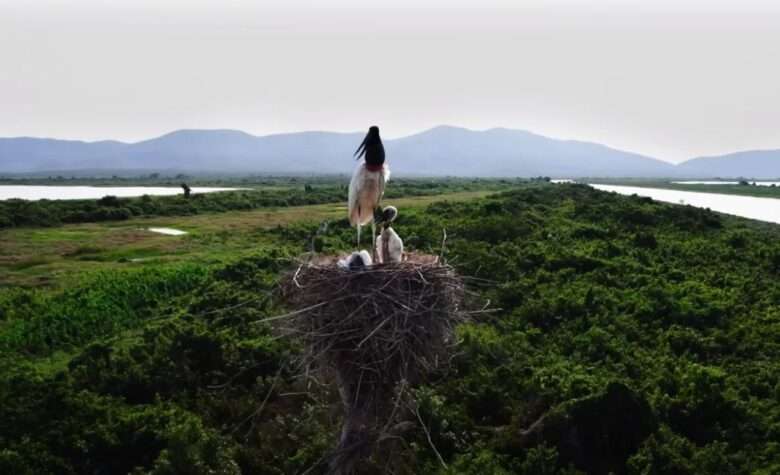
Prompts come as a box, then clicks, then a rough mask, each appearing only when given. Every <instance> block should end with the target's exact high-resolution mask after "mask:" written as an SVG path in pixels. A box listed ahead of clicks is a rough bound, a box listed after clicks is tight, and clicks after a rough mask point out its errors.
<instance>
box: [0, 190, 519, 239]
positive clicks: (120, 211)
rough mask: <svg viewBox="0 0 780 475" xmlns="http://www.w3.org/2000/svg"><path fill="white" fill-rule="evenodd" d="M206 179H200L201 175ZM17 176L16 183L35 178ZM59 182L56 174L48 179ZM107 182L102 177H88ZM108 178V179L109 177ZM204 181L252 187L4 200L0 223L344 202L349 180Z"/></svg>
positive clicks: (390, 194)
mask: <svg viewBox="0 0 780 475" xmlns="http://www.w3.org/2000/svg"><path fill="white" fill-rule="evenodd" d="M201 181H202V180H201ZM513 181H514V180H512V181H510V180H479V179H474V180H465V179H462V180H420V179H398V180H393V182H392V183H393V186H392V187H389V188H388V190H387V198H396V197H401V196H421V195H433V194H440V193H448V192H453V191H467V190H484V189H501V188H505V187H506V186H508V185H509V184H510V183H512V182H513ZM37 182H38V181H35V180H33V181H31V180H16V181H15V182H14V184H17V185H23V184H30V183H37ZM44 183H46V184H49V185H57V184H60V185H61V183H58V182H57V181H56V180H54V181H51V180H50V181H46V182H44ZM87 183H90V184H106V183H105V182H104V181H101V180H93V181H91V182H87ZM109 184H110V183H109ZM114 184H115V185H117V186H138V185H161V184H165V185H168V186H173V187H178V186H179V185H178V184H175V183H173V182H170V181H169V180H167V181H164V182H162V183H158V182H155V181H149V180H136V181H128V180H121V181H119V183H114ZM204 184H212V185H220V186H225V185H231V186H241V187H244V186H246V187H249V188H247V189H241V190H239V191H231V192H219V193H206V194H194V195H192V196H191V197H189V198H186V197H185V196H184V195H183V194H182V195H178V196H149V195H144V196H141V197H138V198H117V197H115V196H110V195H108V196H105V197H103V198H101V199H98V200H65V201H63V200H54V201H52V200H40V201H26V200H18V199H13V200H6V201H0V228H4V227H16V226H58V225H61V224H64V223H90V222H101V221H122V220H126V219H130V218H133V217H142V216H143V217H152V216H186V215H193V214H203V213H219V212H223V211H246V210H251V209H257V208H270V207H285V206H302V205H311V204H320V203H333V202H343V201H346V198H347V187H346V185H343V184H339V185H334V184H333V180H327V181H325V180H323V179H317V178H311V179H309V180H304V179H297V178H290V179H286V180H282V179H275V180H273V179H270V178H268V179H264V180H260V183H257V182H256V181H251V182H245V181H242V180H219V181H214V180H208V181H205V182H204Z"/></svg>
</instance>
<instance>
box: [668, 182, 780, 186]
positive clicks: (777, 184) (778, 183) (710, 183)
mask: <svg viewBox="0 0 780 475" xmlns="http://www.w3.org/2000/svg"><path fill="white" fill-rule="evenodd" d="M672 183H674V184H676V185H739V182H738V181H673V182H672ZM748 183H750V184H751V185H756V186H772V185H774V186H780V181H748ZM746 186H747V185H746Z"/></svg>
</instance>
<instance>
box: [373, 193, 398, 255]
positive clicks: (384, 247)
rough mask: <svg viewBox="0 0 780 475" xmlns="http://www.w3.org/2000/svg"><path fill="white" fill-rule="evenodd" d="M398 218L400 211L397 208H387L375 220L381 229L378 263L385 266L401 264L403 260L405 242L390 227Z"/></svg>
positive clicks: (377, 242) (377, 249) (378, 239)
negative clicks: (393, 263) (394, 263)
mask: <svg viewBox="0 0 780 475" xmlns="http://www.w3.org/2000/svg"><path fill="white" fill-rule="evenodd" d="M397 217H398V209H397V208H396V207H395V206H387V207H385V208H384V209H383V210H382V212H381V213H377V215H376V217H375V218H374V221H375V222H376V224H379V226H380V227H381V231H380V233H379V237H378V238H377V239H376V254H377V255H378V256H379V257H378V261H379V262H381V263H383V264H389V263H391V262H401V260H402V258H403V254H404V242H403V241H402V240H401V237H400V236H398V233H396V232H395V230H393V228H391V227H390V223H392V222H393V221H395V218H397Z"/></svg>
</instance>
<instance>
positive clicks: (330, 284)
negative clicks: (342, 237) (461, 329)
mask: <svg viewBox="0 0 780 475" xmlns="http://www.w3.org/2000/svg"><path fill="white" fill-rule="evenodd" d="M338 259H339V257H338V256H328V257H319V258H316V259H314V260H311V261H308V262H306V263H302V264H300V266H299V267H298V268H297V269H296V270H295V271H294V272H293V273H291V275H290V276H289V278H288V279H286V280H285V282H284V284H283V288H282V291H283V295H284V297H285V300H286V301H287V302H288V303H289V304H290V305H291V306H292V307H294V308H295V311H294V312H292V313H290V314H288V317H289V319H288V320H287V321H288V323H292V325H291V327H292V329H293V330H294V331H295V333H297V334H299V336H300V337H301V338H302V340H303V343H304V348H305V352H304V361H303V364H304V366H305V367H306V368H309V367H312V366H315V367H317V368H320V369H324V370H326V371H333V372H334V373H335V376H336V382H337V384H338V386H339V391H340V393H341V397H342V401H343V403H344V406H345V420H344V426H343V430H342V437H341V441H340V444H339V449H338V450H337V454H338V453H340V454H341V458H340V459H339V460H337V461H336V462H332V463H331V468H332V471H334V472H339V473H347V472H352V471H353V470H354V463H355V461H356V459H358V458H364V457H365V456H366V453H365V450H366V449H365V446H366V445H370V444H371V443H373V442H376V441H377V440H378V439H381V437H382V434H383V433H384V432H385V431H386V430H387V428H388V427H389V426H390V424H391V422H393V423H397V422H398V414H399V411H398V407H399V400H400V399H401V398H402V393H403V392H404V389H405V388H406V387H408V384H414V383H416V382H419V381H420V380H421V379H422V378H424V377H425V376H426V375H427V374H429V373H430V372H432V371H434V370H436V369H440V368H441V367H442V366H444V365H445V364H446V363H447V362H448V357H449V355H450V349H451V347H452V346H454V344H455V336H454V328H455V326H456V325H457V324H458V323H460V322H462V321H463V320H464V319H465V315H466V314H465V312H463V311H462V310H461V307H460V306H461V304H462V301H463V297H464V286H463V282H462V280H461V279H460V278H459V277H458V275H457V274H456V273H455V271H454V270H453V269H452V268H451V267H450V266H448V265H445V264H443V263H441V262H439V259H437V258H436V257H435V256H429V255H422V254H408V255H407V259H406V260H405V261H404V262H401V263H397V264H379V265H374V266H372V267H368V268H365V269H361V270H347V269H343V268H340V267H339V266H338V265H337V264H336V263H337V261H338ZM394 418H395V419H394ZM359 446H363V448H361V449H359V450H360V451H362V452H360V453H357V452H355V447H359ZM345 454H346V455H345Z"/></svg>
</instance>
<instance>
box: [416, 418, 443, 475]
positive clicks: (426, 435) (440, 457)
mask: <svg viewBox="0 0 780 475" xmlns="http://www.w3.org/2000/svg"><path fill="white" fill-rule="evenodd" d="M414 414H415V415H416V416H417V420H418V421H420V424H421V425H422V428H423V430H424V431H425V437H427V438H428V444H430V446H431V448H432V449H433V453H435V454H436V458H438V459H439V462H440V463H441V465H442V467H444V468H447V464H446V463H445V462H444V458H442V456H441V454H440V453H439V451H438V450H436V446H435V445H434V444H433V439H431V433H430V432H429V431H428V427H427V426H426V425H425V422H423V420H422V417H421V416H420V408H418V407H415V408H414Z"/></svg>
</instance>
